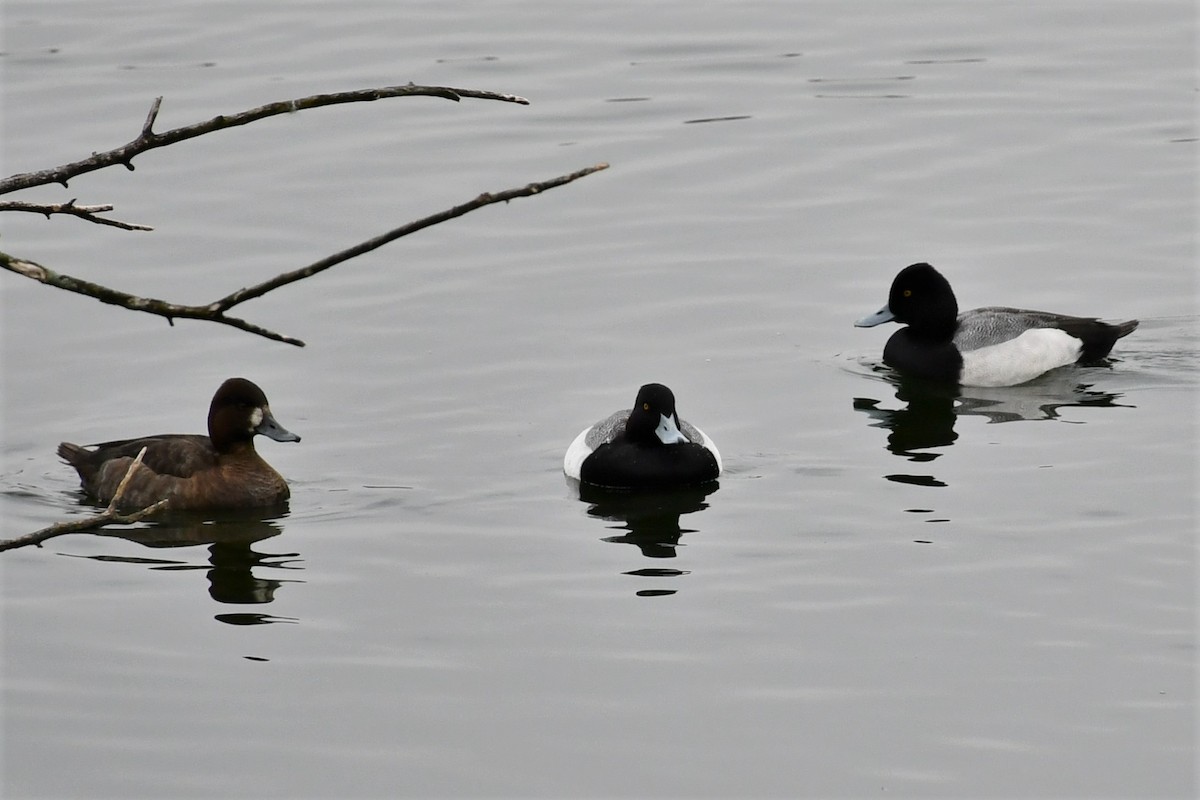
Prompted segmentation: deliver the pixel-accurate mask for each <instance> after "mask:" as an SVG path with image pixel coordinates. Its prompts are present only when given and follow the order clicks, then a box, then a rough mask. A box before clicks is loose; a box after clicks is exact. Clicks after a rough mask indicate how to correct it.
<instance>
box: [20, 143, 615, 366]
mask: <svg viewBox="0 0 1200 800" xmlns="http://www.w3.org/2000/svg"><path fill="white" fill-rule="evenodd" d="M607 168H608V165H607V164H596V165H595V166H591V167H586V168H584V169H581V170H578V171H576V172H572V173H570V174H569V175H560V176H559V177H557V178H551V179H550V180H547V181H541V182H539V183H530V184H528V185H526V186H522V187H519V188H516V189H507V190H505V191H503V192H495V193H484V194H481V195H479V196H478V197H476V198H475V199H474V200H471V201H469V202H466V203H463V204H462V205H458V206H455V207H454V208H451V209H448V210H446V211H443V212H441V213H438V214H434V215H432V216H429V217H425V218H424V219H420V220H417V221H415V222H410V223H408V224H407V225H402V226H401V227H399V228H396V229H394V230H391V231H389V232H387V233H385V234H382V235H380V236H376V237H375V238H373V239H368V240H367V241H365V242H362V243H361V244H358V245H355V246H354V247H351V248H349V249H347V250H343V251H341V252H339V253H335V254H333V255H331V256H328V257H326V258H323V259H321V260H320V261H316V262H314V263H312V264H309V265H308V266H307V267H303V268H302V269H298V270H293V271H291V272H285V273H282V274H280V275H277V276H276V277H274V278H272V279H271V280H268V281H264V282H263V283H260V284H257V285H255V286H251V287H249V288H245V289H239V290H238V291H236V292H233V293H232V294H228V295H226V296H225V297H222V298H220V299H219V300H216V301H214V302H212V303H207V304H205V305H190V306H189V305H180V304H178V303H170V302H168V301H166V300H159V299H156V298H152V297H139V296H137V295H133V294H129V293H127V292H122V291H118V290H116V289H110V288H108V287H107V286H101V285H100V284H98V283H92V282H90V281H84V280H80V279H79V278H73V277H71V276H70V275H63V274H60V273H57V272H54V271H53V270H51V269H49V268H47V267H44V266H42V265H41V264H37V263H35V262H33V261H29V260H26V259H23V258H18V257H16V256H11V255H9V254H7V253H3V252H0V267H4V268H5V269H7V270H9V271H10V272H15V273H17V274H18V275H24V276H25V277H26V278H30V279H31V280H35V281H38V282H39V283H44V284H46V285H48V286H54V287H56V288H59V289H64V290H66V291H69V292H75V293H77V294H82V295H86V296H88V297H94V298H96V299H97V300H99V301H100V302H102V303H108V304H110V305H116V306H121V307H123V308H128V309H131V310H133V311H143V312H145V313H147V314H155V315H157V316H160V317H165V318H166V319H167V321H168V322H170V323H171V324H174V320H176V319H198V320H204V321H207V322H216V323H219V324H222V325H230V326H232V327H234V328H238V329H239V330H243V331H246V332H248V333H253V334H255V335H258V336H263V337H265V338H267V339H273V340H275V341H278V342H284V343H286V344H292V345H296V346H297V347H303V346H304V342H303V341H301V340H300V339H295V338H293V337H290V336H284V335H283V334H280V333H275V332H274V331H270V330H267V329H266V328H261V327H259V326H257V325H254V324H252V323H249V322H246V321H245V320H244V319H239V318H237V317H227V316H225V312H226V311H228V310H229V309H230V308H233V307H234V306H236V305H238V304H239V303H244V302H246V301H247V300H252V299H254V298H256V297H262V296H263V295H265V294H266V293H268V292H270V291H273V290H274V289H278V288H280V287H281V286H286V285H288V284H289V283H295V282H296V281H299V280H303V279H304V278H307V277H310V276H312V275H315V274H317V273H318V272H323V271H324V270H327V269H329V268H330V267H332V266H334V265H336V264H340V263H342V262H343V261H348V260H349V259H351V258H354V257H356V256H359V255H362V254H363V253H368V252H370V251H372V250H374V249H376V248H378V247H382V246H383V245H385V244H387V243H388V242H391V241H394V240H396V239H399V238H400V237H402V236H407V235H408V234H410V233H414V232H415V231H419V230H421V229H422V228H427V227H429V226H431V225H436V224H438V223H439V222H444V221H446V220H448V219H453V218H455V217H461V216H462V215H464V214H467V213H469V212H471V211H474V210H476V209H478V208H483V207H484V206H487V205H491V204H493V203H501V202H507V201H509V200H512V199H514V198H518V197H529V196H530V195H535V194H540V193H542V192H544V191H546V190H548V189H553V188H555V187H558V186H562V185H564V184H567V183H570V182H572V181H575V180H578V179H579V178H583V177H585V176H587V175H591V174H592V173H594V172H599V171H600V170H603V169H607Z"/></svg>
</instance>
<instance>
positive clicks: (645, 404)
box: [642, 403, 650, 411]
mask: <svg viewBox="0 0 1200 800" xmlns="http://www.w3.org/2000/svg"><path fill="white" fill-rule="evenodd" d="M649 410H650V404H649V403H642V411H649Z"/></svg>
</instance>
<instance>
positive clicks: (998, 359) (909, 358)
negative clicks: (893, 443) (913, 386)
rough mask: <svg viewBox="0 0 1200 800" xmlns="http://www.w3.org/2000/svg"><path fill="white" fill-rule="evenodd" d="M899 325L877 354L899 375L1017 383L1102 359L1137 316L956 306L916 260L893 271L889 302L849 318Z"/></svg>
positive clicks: (946, 287) (938, 278)
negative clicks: (1104, 317) (1109, 318)
mask: <svg viewBox="0 0 1200 800" xmlns="http://www.w3.org/2000/svg"><path fill="white" fill-rule="evenodd" d="M884 322H899V323H902V324H904V325H905V326H906V327H904V328H901V329H900V330H898V331H896V332H895V333H893V334H892V336H891V338H889V339H888V341H887V344H886V345H885V346H884V348H883V361H884V363H885V364H887V365H888V366H890V367H892V368H894V369H896V370H897V371H899V372H900V373H901V374H903V375H907V376H911V377H916V378H929V379H935V380H945V381H956V382H958V383H959V384H961V385H963V386H981V387H998V386H1017V385H1019V384H1022V383H1026V382H1028V381H1031V380H1033V379H1034V378H1037V377H1038V376H1039V375H1042V374H1044V373H1046V372H1049V371H1050V370H1052V369H1057V368H1058V367H1064V366H1066V365H1068V364H1074V363H1083V364H1087V363H1096V362H1099V361H1101V360H1102V359H1104V358H1105V357H1106V356H1107V355H1108V354H1109V352H1110V351H1111V350H1112V348H1113V345H1114V344H1116V341H1117V340H1118V339H1120V338H1121V337H1123V336H1128V335H1129V334H1131V333H1133V331H1134V329H1136V328H1137V326H1138V321H1137V320H1136V319H1131V320H1127V321H1124V322H1113V323H1108V322H1101V321H1100V320H1099V319H1097V318H1095V317H1071V316H1067V315H1065V314H1054V313H1051V312H1047V311H1027V310H1023V309H1018V308H1007V307H1003V306H988V307H985V308H976V309H974V310H972V311H964V312H963V313H961V314H960V313H958V301H957V300H956V299H955V297H954V290H953V289H951V288H950V282H949V281H947V280H946V278H945V277H944V276H943V275H942V274H941V273H940V272H938V271H937V270H936V269H934V268H933V267H932V266H931V265H929V264H927V263H924V262H921V263H918V264H911V265H909V266H907V267H905V268H904V269H902V270H900V272H899V274H897V275H896V278H895V280H894V281H893V282H892V288H891V291H890V292H889V294H888V302H887V305H885V306H884V307H883V308H881V309H879V311H877V312H875V313H874V314H871V315H869V316H866V317H863V318H862V319H860V320H858V321H857V322H855V323H854V324H855V325H856V326H857V327H860V328H870V327H873V326H875V325H879V324H882V323H884Z"/></svg>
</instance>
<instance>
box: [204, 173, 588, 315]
mask: <svg viewBox="0 0 1200 800" xmlns="http://www.w3.org/2000/svg"><path fill="white" fill-rule="evenodd" d="M603 169H608V164H596V165H594V166H591V167H585V168H583V169H581V170H577V171H576V172H572V173H571V174H569V175H560V176H559V177H557V178H551V179H550V180H548V181H541V182H540V183H530V184H528V185H526V186H522V187H519V188H516V189H508V190H506V191H503V192H497V193H494V194H493V193H486V192H485V193H484V194H481V195H479V196H478V197H476V198H475V199H474V200H470V201H468V202H466V203H463V204H462V205H458V206H455V207H454V208H450V209H447V210H445V211H442V212H440V213H437V214H433V215H431V216H428V217H425V218H424V219H419V220H416V221H414V222H410V223H408V224H407V225H401V226H400V227H399V228H395V229H393V230H390V231H388V232H387V233H384V234H381V235H379V236H376V237H374V238H373V239H368V240H367V241H365V242H362V243H361V244H356V245H355V246H354V247H350V248H347V249H345V250H342V251H341V252H340V253H334V254H333V255H331V256H326V257H325V258H323V259H321V260H320V261H314V262H313V263H312V264H309V265H308V266H307V267H303V268H301V269H297V270H294V271H292V272H285V273H283V274H282V275H276V276H275V277H274V278H272V279H271V280H269V281H264V282H263V283H260V284H258V285H257V286H251V287H250V288H248V289H239V290H237V291H236V292H234V293H233V294H230V295H227V296H225V297H222V298H221V299H220V300H218V301H217V302H215V303H213V304H212V306H211V307H212V308H213V310H214V311H218V312H223V311H227V310H229V309H230V308H233V307H234V306H236V305H237V304H238V303H244V302H246V301H247V300H253V299H254V298H255V297H262V296H263V295H264V294H266V293H267V292H270V291H272V290H274V289H278V288H279V287H281V286H286V285H288V284H289V283H295V282H296V281H300V280H304V279H305V278H308V277H310V276H312V275H316V274H317V273H318V272H324V271H325V270H327V269H329V268H330V267H332V266H336V265H337V264H340V263H342V262H343V261H349V260H350V259H352V258H355V257H357V256H361V255H363V254H364V253H369V252H371V251H372V250H375V249H377V248H380V247H383V246H384V245H385V244H387V243H388V242H392V241H395V240H396V239H399V238H400V237H402V236H407V235H408V234H410V233H416V232H417V231H419V230H421V229H423V228H428V227H430V226H432V225H437V224H438V223H439V222H445V221H446V220H449V219H454V218H455V217H461V216H462V215H464V214H467V213H470V212H471V211H474V210H475V209H477V208H483V207H484V206H487V205H491V204H492V203H506V202H508V201H509V200H513V199H515V198H518V197H529V196H530V195H535V194H540V193H542V192H544V191H546V190H548V189H553V188H555V187H557V186H562V185H563V184H567V183H570V182H571V181H575V180H578V179H580V178H583V177H586V176H588V175H591V174H592V173H593V172H599V171H600V170H603Z"/></svg>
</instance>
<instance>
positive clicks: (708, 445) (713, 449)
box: [692, 425, 725, 475]
mask: <svg viewBox="0 0 1200 800" xmlns="http://www.w3.org/2000/svg"><path fill="white" fill-rule="evenodd" d="M692 427H693V428H696V426H695V425H693V426H692ZM696 433H698V434H700V441H699V442H697V444H699V445H700V446H702V447H703V448H704V449H705V450H707V451H708V452H710V453H712V454H713V458H715V459H716V460H717V474H718V475H720V474H721V473H722V472H724V471H725V467H724V465H722V464H721V454H720V453H719V452H718V451H717V446H716V445H715V444H713V443H712V439H710V438H708V434H706V433H705V432H704V431H702V430H700V429H699V428H696Z"/></svg>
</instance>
